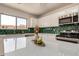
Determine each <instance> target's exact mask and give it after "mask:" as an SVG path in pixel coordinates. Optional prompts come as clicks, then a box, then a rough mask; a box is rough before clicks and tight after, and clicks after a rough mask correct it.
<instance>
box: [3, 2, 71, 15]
mask: <svg viewBox="0 0 79 59" xmlns="http://www.w3.org/2000/svg"><path fill="white" fill-rule="evenodd" d="M69 4H71V3H4V5H6V6H9V7H12V8H16V9H18V10H21V11H23V12H26V13H29V14H31V15H34V16H42V15H44V14H46V13H48V12H50V11H54V10H56V9H58V8H61V7H64V6H66V5H69Z"/></svg>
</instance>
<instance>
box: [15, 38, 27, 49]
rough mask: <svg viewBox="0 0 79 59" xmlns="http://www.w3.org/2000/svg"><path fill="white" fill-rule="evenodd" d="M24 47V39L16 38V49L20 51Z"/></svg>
mask: <svg viewBox="0 0 79 59" xmlns="http://www.w3.org/2000/svg"><path fill="white" fill-rule="evenodd" d="M25 47H26V38H25V37H22V38H17V40H16V49H21V48H25Z"/></svg>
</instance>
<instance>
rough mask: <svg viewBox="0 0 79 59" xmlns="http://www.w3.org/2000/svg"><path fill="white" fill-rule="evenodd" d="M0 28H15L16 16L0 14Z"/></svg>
mask: <svg viewBox="0 0 79 59" xmlns="http://www.w3.org/2000/svg"><path fill="white" fill-rule="evenodd" d="M1 28H4V29H15V28H16V17H13V16H8V15H3V14H1Z"/></svg>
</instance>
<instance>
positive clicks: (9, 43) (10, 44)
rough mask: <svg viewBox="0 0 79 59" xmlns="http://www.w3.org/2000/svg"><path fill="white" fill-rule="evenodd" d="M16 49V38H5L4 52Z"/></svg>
mask: <svg viewBox="0 0 79 59" xmlns="http://www.w3.org/2000/svg"><path fill="white" fill-rule="evenodd" d="M12 51H15V40H14V39H13V38H8V39H4V53H9V52H12Z"/></svg>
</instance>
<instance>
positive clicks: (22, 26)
mask: <svg viewBox="0 0 79 59" xmlns="http://www.w3.org/2000/svg"><path fill="white" fill-rule="evenodd" d="M17 29H26V19H24V18H17Z"/></svg>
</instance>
